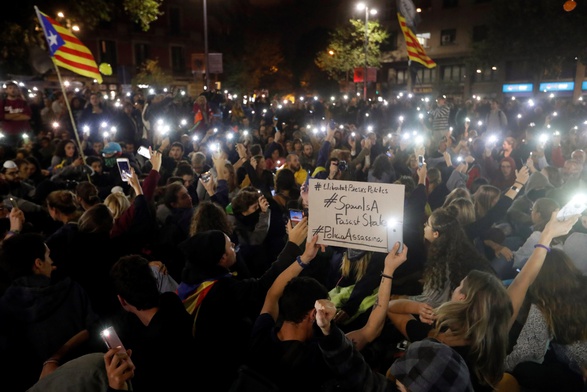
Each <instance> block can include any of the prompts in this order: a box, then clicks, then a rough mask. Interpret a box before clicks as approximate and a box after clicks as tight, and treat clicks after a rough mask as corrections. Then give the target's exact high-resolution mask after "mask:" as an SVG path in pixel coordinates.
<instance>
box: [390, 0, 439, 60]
mask: <svg viewBox="0 0 587 392" xmlns="http://www.w3.org/2000/svg"><path fill="white" fill-rule="evenodd" d="M397 19H398V20H399V26H400V28H401V29H402V32H403V33H404V38H405V39H406V48H407V49H408V58H409V59H410V60H412V61H416V62H418V63H420V64H422V65H423V66H425V67H426V68H434V67H436V63H435V62H434V61H433V60H432V59H431V58H430V57H428V55H426V52H424V48H422V45H420V41H418V38H417V37H416V35H415V34H414V33H413V32H412V30H411V29H410V28H409V27H408V25H407V24H406V19H405V18H404V17H403V16H402V15H401V14H400V13H399V12H398V13H397Z"/></svg>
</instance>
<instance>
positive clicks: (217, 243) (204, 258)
mask: <svg viewBox="0 0 587 392" xmlns="http://www.w3.org/2000/svg"><path fill="white" fill-rule="evenodd" d="M179 249H180V250H181V252H182V253H183V255H184V257H185V261H186V264H185V267H186V268H189V269H191V270H194V271H206V270H211V269H213V268H214V267H215V266H217V265H218V262H219V261H220V258H221V257H222V255H223V254H224V253H225V251H226V237H225V234H224V233H223V232H222V231H220V230H209V231H204V232H202V233H198V234H196V235H195V236H193V237H190V238H188V239H187V240H185V241H183V242H182V243H180V244H179Z"/></svg>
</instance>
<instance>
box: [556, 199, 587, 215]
mask: <svg viewBox="0 0 587 392" xmlns="http://www.w3.org/2000/svg"><path fill="white" fill-rule="evenodd" d="M586 209H587V195H577V196H575V197H573V198H572V199H571V200H570V201H569V202H568V203H567V204H565V206H564V207H563V208H561V209H560V210H559V212H558V214H556V218H557V219H558V220H559V221H564V220H566V219H567V218H568V217H570V216H573V215H579V214H581V213H582V212H583V211H585V210H586Z"/></svg>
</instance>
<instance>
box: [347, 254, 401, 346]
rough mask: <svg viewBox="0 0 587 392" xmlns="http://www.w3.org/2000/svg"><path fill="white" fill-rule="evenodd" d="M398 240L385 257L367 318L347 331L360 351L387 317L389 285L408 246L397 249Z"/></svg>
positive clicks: (379, 332) (380, 328)
mask: <svg viewBox="0 0 587 392" xmlns="http://www.w3.org/2000/svg"><path fill="white" fill-rule="evenodd" d="M399 245H400V244H399V242H398V243H396V244H395V245H394V246H393V248H392V249H391V251H390V252H389V253H388V254H387V257H385V264H384V267H383V271H381V281H380V283H379V292H378V294H377V300H376V301H375V304H374V305H373V309H372V310H371V314H370V315H369V319H368V320H367V322H366V323H365V326H364V327H363V328H361V329H358V330H355V331H351V332H349V333H347V337H348V338H349V339H351V340H352V341H353V342H354V343H355V347H356V348H357V350H359V351H361V350H362V349H363V347H365V345H367V344H368V343H370V342H372V341H373V340H374V339H375V338H376V337H377V336H379V334H381V331H382V330H383V325H384V323H385V318H386V317H387V305H388V303H389V298H390V297H391V286H392V283H393V274H394V272H395V270H396V269H397V268H398V267H399V266H400V265H402V264H403V263H404V261H406V260H407V256H408V247H407V246H405V245H404V246H403V249H402V251H401V252H399V253H398V250H399V247H400V246H399Z"/></svg>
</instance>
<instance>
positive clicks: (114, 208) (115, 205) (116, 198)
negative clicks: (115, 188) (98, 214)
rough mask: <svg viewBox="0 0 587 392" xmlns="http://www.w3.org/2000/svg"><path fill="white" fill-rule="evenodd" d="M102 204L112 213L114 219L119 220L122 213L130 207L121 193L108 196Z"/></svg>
mask: <svg viewBox="0 0 587 392" xmlns="http://www.w3.org/2000/svg"><path fill="white" fill-rule="evenodd" d="M104 204H106V206H107V207H108V209H109V210H110V211H111V212H112V216H113V217H114V219H118V218H120V216H121V215H122V213H123V212H124V211H126V210H127V209H128V208H129V207H130V201H128V199H127V197H126V195H125V194H124V193H122V192H113V193H111V194H109V195H108V196H107V197H106V199H105V200H104Z"/></svg>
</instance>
